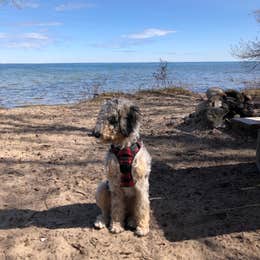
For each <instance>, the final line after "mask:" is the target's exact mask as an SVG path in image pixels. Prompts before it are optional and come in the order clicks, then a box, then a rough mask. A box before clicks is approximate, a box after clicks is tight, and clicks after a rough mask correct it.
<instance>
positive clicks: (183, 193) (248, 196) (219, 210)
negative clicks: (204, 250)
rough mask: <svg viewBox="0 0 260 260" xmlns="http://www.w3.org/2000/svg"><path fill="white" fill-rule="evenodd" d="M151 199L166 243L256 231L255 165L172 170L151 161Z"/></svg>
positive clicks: (259, 219) (259, 181)
mask: <svg viewBox="0 0 260 260" xmlns="http://www.w3.org/2000/svg"><path fill="white" fill-rule="evenodd" d="M150 194H151V207H152V211H153V218H154V221H153V223H155V225H158V226H159V228H161V229H162V230H163V232H164V235H165V237H166V238H167V239H168V240H169V241H182V240H186V239H198V238H203V237H209V236H216V235H222V234H229V233H233V232H243V231H255V230H257V229H259V228H260V200H259V199H260V174H259V173H258V172H257V168H256V166H255V164H254V163H239V164H235V165H221V166H216V167H205V168H187V169H180V170H174V169H173V168H171V167H169V166H168V165H167V164H165V163H164V162H161V161H155V162H154V163H153V169H152V174H151V177H150ZM156 223H157V224H156Z"/></svg>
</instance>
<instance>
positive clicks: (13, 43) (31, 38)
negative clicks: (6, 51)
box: [0, 32, 53, 49]
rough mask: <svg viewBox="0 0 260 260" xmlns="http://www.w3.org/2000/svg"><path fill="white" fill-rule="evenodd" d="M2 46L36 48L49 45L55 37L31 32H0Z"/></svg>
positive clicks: (0, 44)
mask: <svg viewBox="0 0 260 260" xmlns="http://www.w3.org/2000/svg"><path fill="white" fill-rule="evenodd" d="M0 40H1V41H0V46H1V47H7V48H22V49H35V48H41V47H44V46H47V45H49V44H50V43H52V42H53V39H52V38H50V37H49V36H48V35H45V34H42V33H37V32H30V33H23V34H18V35H15V34H9V35H7V34H4V33H0Z"/></svg>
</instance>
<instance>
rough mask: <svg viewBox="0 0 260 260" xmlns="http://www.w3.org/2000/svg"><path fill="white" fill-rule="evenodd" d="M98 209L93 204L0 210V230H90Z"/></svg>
mask: <svg viewBox="0 0 260 260" xmlns="http://www.w3.org/2000/svg"><path fill="white" fill-rule="evenodd" d="M97 214H98V208H97V206H96V204H94V203H87V204H72V205H65V206H60V207H55V208H50V209H48V210H43V211H34V210H29V209H1V210H0V230H1V229H11V228H26V227H30V226H36V227H44V228H49V229H57V228H77V227H81V228H91V227H93V223H94V220H95V217H96V216H97Z"/></svg>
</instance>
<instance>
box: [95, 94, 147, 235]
mask: <svg viewBox="0 0 260 260" xmlns="http://www.w3.org/2000/svg"><path fill="white" fill-rule="evenodd" d="M139 129H140V110H139V108H138V107H137V106H136V105H134V104H133V103H132V102H131V101H129V100H127V99H116V98H113V99H111V100H108V101H107V102H105V103H104V104H103V106H102V107H101V109H100V112H99V114H98V118H97V122H96V126H95V129H94V131H93V135H94V136H95V137H96V138H99V139H101V141H103V142H105V143H110V144H111V146H110V149H109V151H108V153H107V155H106V159H105V169H106V175H107V180H106V181H104V182H102V183H100V184H99V186H98V187H97V191H96V204H97V205H98V207H99V208H100V209H101V215H99V216H98V217H97V219H96V221H95V223H94V226H95V228H97V229H102V228H104V227H106V226H109V230H110V232H111V233H114V234H117V233H120V232H122V231H124V227H125V223H126V226H128V227H130V228H133V229H135V234H136V235H138V236H145V235H147V234H148V232H149V221H150V202H149V175H150V171H151V156H150V154H149V153H148V151H147V149H146V148H145V146H144V144H143V142H142V141H141V140H140V136H139Z"/></svg>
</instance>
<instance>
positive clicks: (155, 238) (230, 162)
mask: <svg viewBox="0 0 260 260" xmlns="http://www.w3.org/2000/svg"><path fill="white" fill-rule="evenodd" d="M104 98H108V97H107V96H104V97H103V98H102V97H100V98H98V99H96V100H94V101H84V102H81V103H79V104H75V105H60V106H31V107H22V108H15V109H9V110H8V109H1V110H0V120H1V121H0V122H1V123H0V133H1V135H0V182H1V189H0V208H1V209H0V259H146V260H147V259H160V260H162V259H167V260H169V259H197V260H199V259H259V258H260V204H259V203H260V201H259V198H260V174H259V173H258V172H257V167H256V165H255V145H256V139H255V137H254V136H239V135H238V134H236V133H234V132H232V131H224V132H223V131H219V130H204V131H202V130H196V129H192V128H190V127H188V126H183V125H182V123H183V118H184V117H185V116H187V115H189V114H190V113H191V112H193V111H194V110H195V107H196V105H197V104H198V103H199V101H200V100H201V97H200V96H199V95H195V94H185V93H181V94H176V93H167V92H161V91H160V92H158V93H157V92H156V91H154V92H145V93H139V94H135V95H131V96H128V98H130V99H133V100H134V101H135V102H136V103H137V104H138V105H139V106H140V108H141V111H142V114H143V119H142V129H141V134H142V139H143V141H144V142H145V144H146V146H147V149H148V150H149V152H150V153H151V155H152V159H153V163H152V173H151V178H150V200H151V231H150V233H149V235H148V236H146V237H144V238H138V237H136V236H134V234H133V232H132V231H125V232H123V233H121V234H118V235H113V234H111V233H109V231H108V230H107V229H104V230H101V231H98V230H95V229H94V228H93V222H94V220H95V217H96V215H97V214H98V212H99V210H98V208H97V206H96V205H95V199H94V194H95V189H96V186H97V185H98V183H99V182H100V181H101V180H103V179H105V174H104V166H103V161H104V156H105V153H106V151H107V149H108V145H104V144H102V143H101V142H99V141H97V140H96V139H94V138H93V137H91V136H89V134H90V133H91V130H92V128H93V127H94V125H95V119H96V116H97V113H98V110H99V107H100V104H101V103H102V102H103V99H104Z"/></svg>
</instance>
